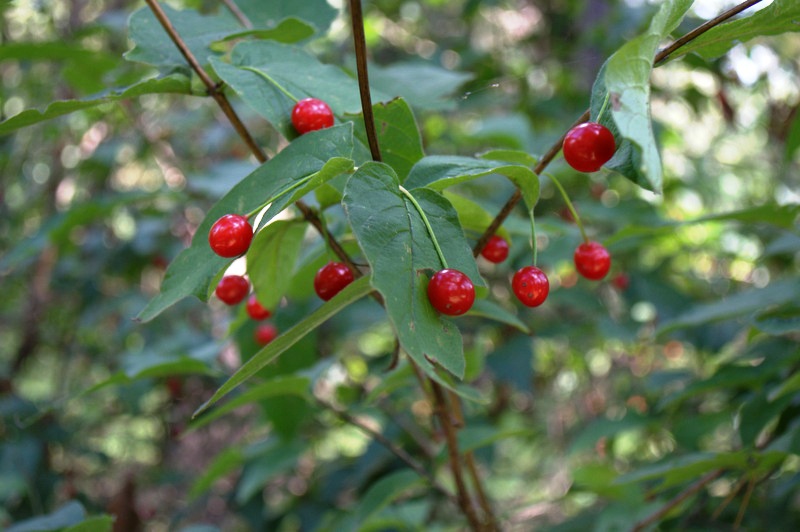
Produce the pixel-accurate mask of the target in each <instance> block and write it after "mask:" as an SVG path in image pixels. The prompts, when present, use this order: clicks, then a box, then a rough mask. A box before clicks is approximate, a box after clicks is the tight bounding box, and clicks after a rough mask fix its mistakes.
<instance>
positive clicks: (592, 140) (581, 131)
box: [564, 122, 617, 172]
mask: <svg viewBox="0 0 800 532" xmlns="http://www.w3.org/2000/svg"><path fill="white" fill-rule="evenodd" d="M616 149H617V147H616V145H615V143H614V135H612V134H611V131H609V130H608V128H607V127H606V126H604V125H601V124H598V123H597V122H584V123H583V124H579V125H577V126H575V127H573V128H572V129H570V130H569V132H567V136H566V137H564V159H566V161H567V163H568V164H569V165H570V166H571V167H573V168H574V169H575V170H577V171H579V172H596V171H598V170H600V167H602V166H603V165H604V164H606V163H607V162H608V161H609V159H611V157H613V156H614V151H616Z"/></svg>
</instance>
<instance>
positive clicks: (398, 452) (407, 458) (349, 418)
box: [314, 397, 460, 507]
mask: <svg viewBox="0 0 800 532" xmlns="http://www.w3.org/2000/svg"><path fill="white" fill-rule="evenodd" d="M314 399H315V400H316V402H317V404H319V405H320V406H321V407H322V408H325V409H327V410H330V411H331V412H333V413H334V414H336V416H337V417H338V418H339V419H341V420H342V421H344V422H345V423H349V424H350V425H353V426H354V427H356V428H357V429H359V430H360V431H362V432H363V433H364V434H366V435H368V436H369V437H370V438H372V439H373V440H375V441H376V442H378V443H380V444H381V445H383V446H384V447H385V448H386V449H387V450H388V451H389V452H391V453H392V454H393V455H395V456H396V457H397V458H399V459H400V460H402V461H403V462H405V464H406V465H407V466H408V467H410V468H411V469H413V470H414V471H415V472H416V473H417V474H418V475H419V476H421V477H422V478H424V479H426V480H427V481H428V482H429V483H430V485H431V487H433V489H435V490H436V491H438V492H439V493H441V494H442V495H444V496H445V497H447V499H448V500H450V501H451V502H452V503H453V504H454V505H456V506H459V507H460V504H459V500H458V499H457V498H456V496H455V495H453V494H452V493H450V492H449V491H448V490H447V489H446V488H445V487H444V486H442V485H441V484H439V482H438V481H437V480H436V477H434V476H433V473H431V472H430V471H429V470H428V469H426V468H425V467H424V466H423V465H422V464H420V463H419V462H417V461H416V460H415V459H414V457H412V456H411V455H410V454H408V453H407V452H406V451H405V450H404V449H403V448H402V447H400V446H398V445H397V444H395V443H394V442H393V441H392V440H390V439H389V438H387V437H386V436H384V435H383V434H381V433H380V432H378V431H376V430H374V429H373V428H372V427H370V426H369V425H367V424H366V423H364V422H363V421H361V420H360V419H358V418H357V417H355V416H353V415H351V414H350V413H348V412H346V411H344V410H341V409H340V408H338V407H336V406H334V405H332V404H330V403H328V402H326V401H324V400H322V399H320V398H319V397H315V398H314Z"/></svg>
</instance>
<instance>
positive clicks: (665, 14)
mask: <svg viewBox="0 0 800 532" xmlns="http://www.w3.org/2000/svg"><path fill="white" fill-rule="evenodd" d="M691 4H692V0H670V1H667V2H664V3H663V4H662V5H661V8H660V9H659V10H658V12H657V13H656V14H655V16H654V17H653V19H652V20H651V22H650V26H649V27H648V29H647V31H645V32H644V33H643V34H642V35H639V36H638V37H636V38H634V39H631V40H630V41H628V42H627V43H625V44H624V45H623V46H622V47H621V48H620V49H619V50H617V51H616V52H615V53H614V55H612V56H611V57H610V58H609V59H608V61H606V63H605V65H603V68H602V69H601V70H600V73H599V74H598V75H597V80H596V81H595V86H594V87H593V89H592V116H593V117H594V118H596V117H597V114H598V113H599V111H600V108H601V107H602V106H603V103H604V101H605V98H606V95H608V111H610V113H609V114H606V115H604V117H603V119H601V123H603V124H604V125H606V126H608V125H609V123H610V122H611V120H610V118H609V115H610V117H613V123H614V124H615V126H616V127H614V128H611V129H612V132H614V134H615V135H614V136H615V137H616V139H617V141H618V149H617V153H616V154H615V155H614V157H613V158H612V159H611V161H609V162H608V164H607V165H606V167H607V168H609V169H612V170H615V171H617V172H619V173H621V174H622V175H624V176H625V177H627V178H628V179H630V180H631V181H633V182H634V183H637V184H639V185H640V186H642V187H645V188H648V189H650V190H653V191H654V192H658V193H660V192H661V187H662V168H661V157H660V156H659V153H658V146H657V145H656V140H655V136H654V135H653V125H652V122H651V119H650V73H651V71H652V70H653V58H654V56H655V53H656V50H657V48H658V46H659V44H660V43H661V42H662V41H663V40H664V38H665V37H667V36H668V35H669V34H670V33H671V32H672V30H674V29H675V28H676V27H677V26H678V24H679V23H680V22H681V20H682V19H683V17H684V15H685V14H686V11H687V10H688V9H689V7H690V6H691ZM620 141H622V142H621V143H620Z"/></svg>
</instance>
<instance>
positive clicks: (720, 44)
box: [670, 0, 800, 59]
mask: <svg viewBox="0 0 800 532" xmlns="http://www.w3.org/2000/svg"><path fill="white" fill-rule="evenodd" d="M790 31H800V2H798V1H797V0H774V1H773V2H772V3H770V4H769V5H767V6H766V7H764V9H761V10H759V11H756V12H755V13H753V14H752V15H750V16H746V17H741V18H737V19H734V20H730V21H728V22H725V23H723V24H720V25H719V26H716V27H714V28H711V29H710V30H708V31H707V32H705V33H704V34H702V35H701V36H699V37H698V38H697V39H694V40H693V41H691V42H689V43H687V44H686V45H684V46H682V47H681V48H680V49H678V51H677V52H676V53H675V54H673V55H672V56H670V59H676V58H678V57H681V56H682V55H686V54H688V53H692V52H694V53H697V54H700V55H701V56H703V57H705V58H707V59H713V58H715V57H719V56H721V55H722V54H724V53H725V52H727V51H728V50H730V49H731V48H733V46H734V45H735V44H736V43H743V42H747V41H749V40H750V39H753V38H755V37H763V36H767V35H780V34H781V33H786V32H790Z"/></svg>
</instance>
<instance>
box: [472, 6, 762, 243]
mask: <svg viewBox="0 0 800 532" xmlns="http://www.w3.org/2000/svg"><path fill="white" fill-rule="evenodd" d="M761 1H762V0H747V1H746V2H742V3H741V4H739V5H737V6H735V7H732V8H731V9H729V10H728V11H725V12H724V13H722V14H721V15H719V16H718V17H716V18H713V19H711V20H709V21H708V22H705V23H704V24H701V25H700V26H698V27H697V28H695V29H693V30H692V31H690V32H689V33H687V34H686V35H684V36H683V37H681V38H679V39H678V40H676V41H675V42H673V43H672V44H671V45H669V46H667V47H666V48H664V49H663V50H661V51H660V52H658V53H657V54H656V56H655V58H654V59H653V65H654V66H661V65H662V64H663V63H664V61H665V60H666V59H667V58H668V57H669V56H670V55H671V54H673V53H675V51H676V50H678V49H680V47H681V46H684V45H686V44H688V43H690V42H691V41H693V40H694V39H696V38H698V37H699V36H700V35H702V34H704V33H705V32H707V31H708V30H710V29H711V28H713V27H715V26H718V25H720V24H721V23H722V22H725V21H726V20H728V19H729V18H731V17H732V16H734V15H737V14H739V13H741V12H742V11H744V10H745V9H747V8H749V7H751V6H754V5H756V4H758V3H759V2H761ZM589 117H590V109H587V110H586V111H584V112H583V114H582V115H581V116H580V118H578V119H577V120H576V121H575V122H574V123H573V124H572V125H571V126H570V127H569V128H568V129H567V131H569V130H570V129H572V128H573V127H575V126H577V125H578V124H582V123H583V122H586V121H587V120H589ZM567 131H565V132H564V134H563V135H561V138H559V139H558V140H557V141H556V142H554V143H553V145H552V146H550V149H549V150H547V153H545V154H544V156H543V157H542V158H541V159H540V160H539V163H538V164H537V165H536V167H535V168H534V169H533V172H534V173H535V174H536V175H539V174H541V173H542V172H543V171H544V170H545V168H547V167H548V165H549V164H550V163H551V162H552V161H553V159H554V158H555V156H556V155H558V152H559V151H561V146H562V145H563V144H564V137H565V136H566V134H567ZM520 199H522V193H521V192H520V191H519V189H517V190H516V191H514V193H513V194H512V195H511V197H510V198H509V199H508V201H506V203H505V205H503V207H502V208H501V209H500V212H499V213H498V214H497V216H496V217H495V219H494V220H493V221H492V223H491V224H489V227H488V228H487V229H486V231H484V232H483V235H481V237H480V238H479V239H478V241H477V242H476V243H475V247H474V248H473V255H475V256H476V257H477V256H478V254H479V253H480V252H481V249H483V247H484V246H485V245H486V242H488V241H489V238H491V236H492V235H493V234H495V233H496V232H497V229H498V228H499V227H500V226H501V225H503V222H504V221H505V219H506V218H508V215H509V214H510V213H511V211H512V210H513V209H514V207H515V206H516V204H517V203H519V200H520Z"/></svg>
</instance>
